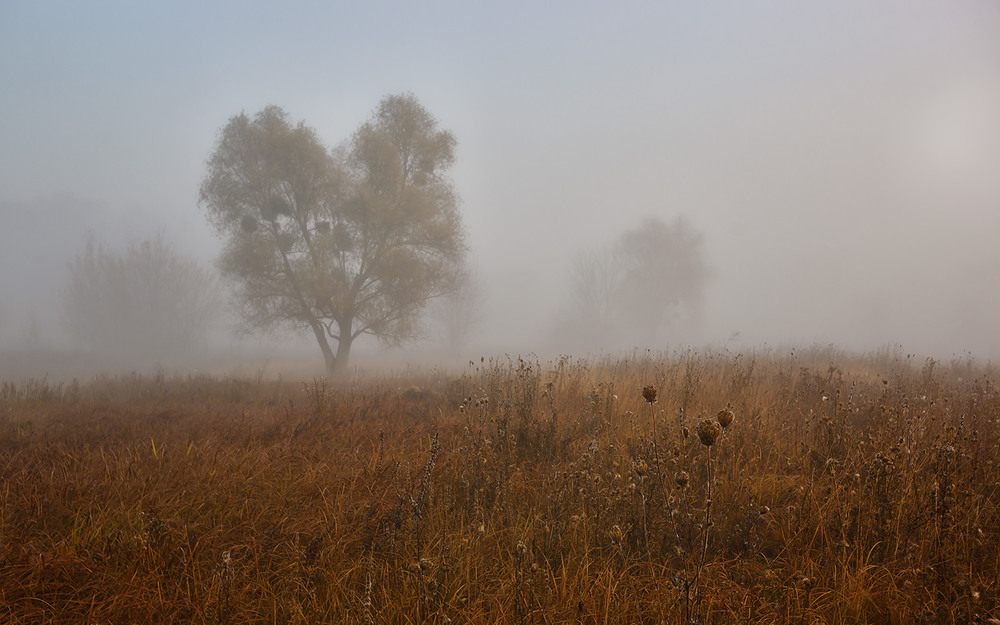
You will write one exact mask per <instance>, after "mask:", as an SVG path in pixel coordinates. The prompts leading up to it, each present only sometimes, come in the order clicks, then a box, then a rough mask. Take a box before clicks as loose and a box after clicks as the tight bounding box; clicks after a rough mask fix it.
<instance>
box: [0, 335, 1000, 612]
mask: <svg viewBox="0 0 1000 625" xmlns="http://www.w3.org/2000/svg"><path fill="white" fill-rule="evenodd" d="M997 382H998V380H997V374H996V371H994V370H993V369H991V368H989V367H984V366H979V365H976V364H975V363H972V362H955V363H952V364H939V363H935V362H934V361H917V360H916V359H912V358H907V357H905V356H894V355H892V354H881V355H871V356H852V355H849V354H843V353H840V352H837V351H835V350H812V351H807V352H802V353H793V354H780V355H779V354H775V353H757V354H745V355H736V354H731V353H695V352H690V353H682V354H677V355H673V356H669V357H664V358H653V357H643V356H641V355H640V356H637V357H633V358H630V359H625V360H621V361H607V362H583V361H576V360H572V359H561V360H557V361H553V362H541V363H540V362H537V361H535V360H534V359H532V360H527V359H525V360H522V359H519V358H516V357H515V358H511V359H502V360H497V361H489V360H487V361H486V362H476V363H474V365H470V367H469V368H468V369H467V370H466V371H465V372H464V373H457V374H445V373H441V372H435V371H411V372H408V373H401V374H393V375H385V376H383V377H373V378H370V379H365V380H350V381H338V382H324V381H310V382H307V383H302V382H291V381H280V380H279V381H272V380H262V379H222V378H209V377H187V378H169V377H165V376H159V377H157V376H153V377H141V376H125V377H114V378H112V377H105V378H98V379H95V380H92V381H89V382H87V383H73V384H54V383H46V382H43V381H36V382H28V383H16V384H15V383H7V384H5V385H4V386H3V388H2V392H0V622H2V623H25V624H28V623H32V624H34V623H87V624H104V623H577V622H579V623H685V622H698V623H737V622H749V623H758V622H760V623H808V624H812V623H920V622H928V623H931V622H933V623H970V622H984V623H989V622H996V621H992V620H991V619H993V618H994V617H1000V607H998V590H1000V543H998V540H1000V494H998V488H1000V466H998V462H1000V457H998V419H1000V395H998V389H997ZM648 400H653V401H648ZM730 419H732V422H731V423H730V422H729V421H730ZM720 421H721V422H722V423H723V424H725V425H726V427H722V426H721V425H720ZM706 443H711V444H710V445H709V444H706Z"/></svg>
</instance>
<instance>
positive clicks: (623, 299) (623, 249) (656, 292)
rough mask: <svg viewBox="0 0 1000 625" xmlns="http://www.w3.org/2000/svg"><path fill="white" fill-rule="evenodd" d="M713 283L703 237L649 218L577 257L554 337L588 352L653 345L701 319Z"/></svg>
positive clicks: (682, 224) (681, 222)
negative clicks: (680, 324)
mask: <svg viewBox="0 0 1000 625" xmlns="http://www.w3.org/2000/svg"><path fill="white" fill-rule="evenodd" d="M710 277H711V272H710V270H709V268H708V265H707V264H706V262H705V258H704V251H703V239H702V236H701V234H700V233H698V232H697V231H695V230H694V229H692V228H691V227H690V226H689V225H688V224H687V222H686V221H684V220H683V219H680V218H678V219H676V220H675V221H673V222H672V223H666V222H664V221H663V220H661V219H658V218H651V217H650V218H646V219H644V220H643V221H642V223H641V224H640V225H639V226H638V227H636V228H634V229H631V230H628V231H626V232H625V233H623V234H622V235H621V236H620V237H619V238H618V239H617V240H616V241H615V242H614V243H613V244H612V245H610V246H609V247H606V248H600V249H597V250H591V251H588V252H585V253H582V254H581V255H579V256H578V257H577V259H576V261H575V263H574V265H573V268H572V272H571V274H570V278H569V305H568V307H567V308H566V310H565V311H564V312H563V313H562V315H561V316H560V318H559V320H558V325H559V327H558V330H557V336H558V337H559V338H560V339H562V340H563V341H565V342H566V343H571V344H572V345H577V346H582V347H584V348H588V349H602V348H620V347H633V346H644V345H651V344H653V343H654V342H655V341H656V340H657V339H658V337H659V335H660V333H661V332H662V330H663V329H664V328H666V327H667V326H669V325H670V324H671V323H672V322H675V321H677V320H679V319H684V318H687V319H693V318H696V317H698V316H699V315H700V313H701V305H702V296H703V292H704V289H705V287H706V285H707V284H708V281H709V279H710Z"/></svg>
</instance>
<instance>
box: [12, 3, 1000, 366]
mask: <svg viewBox="0 0 1000 625" xmlns="http://www.w3.org/2000/svg"><path fill="white" fill-rule="evenodd" d="M474 4H475V3H462V2H434V3H420V4H413V5H410V4H406V3H399V4H395V3H381V2H377V3H315V2H293V3H285V4H282V5H280V6H279V5H276V4H274V3H265V2H246V3H240V4H239V5H234V4H227V3H214V4H211V5H208V6H205V5H204V4H203V3H194V2H190V3H188V2H178V3H162V4H161V5H160V6H146V3H130V2H94V3H76V2H68V1H66V2H47V3H38V2H27V1H23V2H22V1H18V0H14V1H12V2H5V3H3V4H2V5H0V59H2V60H0V81H2V84H3V97H2V98H0V224H2V225H0V352H3V353H4V354H5V356H4V357H2V358H0V360H3V361H4V363H5V368H3V370H0V375H13V373H11V372H12V371H16V370H17V368H16V365H17V364H18V363H21V364H25V363H30V364H31V367H28V369H30V372H31V373H32V374H34V375H37V374H46V373H48V374H51V375H57V372H56V371H57V369H58V368H57V367H55V366H53V365H50V364H49V363H51V362H52V361H61V362H62V363H63V364H65V363H66V362H67V361H72V362H76V361H75V360H74V359H75V358H78V357H79V358H81V359H83V360H85V357H84V356H81V355H80V354H81V353H82V352H80V347H79V344H78V342H74V340H73V338H72V337H71V336H70V335H69V333H68V331H67V327H66V325H67V324H66V323H65V318H64V317H65V315H64V312H63V305H62V300H63V297H64V293H65V290H66V281H67V279H68V276H69V265H70V263H72V262H73V260H74V258H76V257H77V256H78V255H79V254H81V253H82V252H83V250H84V246H85V245H86V242H87V240H88V237H91V238H94V239H96V240H98V241H100V242H102V243H103V244H104V245H106V246H108V248H109V249H122V250H124V249H125V248H126V247H127V246H128V245H130V244H134V243H136V242H138V241H140V240H142V239H149V238H151V237H155V236H158V235H159V236H162V237H163V239H164V240H166V241H169V243H170V244H171V245H172V247H173V249H174V250H176V252H177V253H178V254H179V255H181V256H183V257H185V258H190V259H194V260H197V261H198V262H201V263H204V265H205V266H206V267H209V266H211V263H212V262H213V261H214V259H215V258H216V257H217V255H218V253H219V250H220V249H221V241H220V240H219V239H218V238H217V237H216V235H215V233H214V231H213V230H212V228H211V227H210V226H209V224H208V222H207V220H206V218H205V212H204V210H203V209H202V208H201V207H199V205H198V189H199V185H200V184H201V181H202V179H203V177H204V176H205V167H206V160H207V158H208V157H209V154H210V153H211V151H212V149H213V146H214V144H215V141H216V139H217V136H218V132H219V130H220V129H221V128H222V127H223V126H224V125H225V124H226V122H227V121H228V120H229V119H230V118H231V117H232V116H234V115H237V114H239V113H240V112H246V113H247V114H253V113H255V112H257V111H259V110H260V109H261V108H263V107H264V106H266V105H268V104H276V105H279V106H281V107H282V108H283V109H284V110H285V111H287V112H288V113H289V115H290V116H291V118H292V119H293V120H295V121H298V120H302V121H304V122H305V123H306V124H307V125H308V126H311V127H312V128H314V129H315V130H316V133H317V135H318V136H319V137H320V138H321V139H322V140H323V142H324V143H325V144H326V145H328V146H331V147H332V146H335V145H337V144H338V143H340V142H342V141H344V140H346V139H348V138H349V137H350V135H351V133H352V132H353V131H354V130H355V129H356V128H357V127H358V125H359V124H361V123H362V122H364V121H365V120H366V119H368V117H369V116H370V115H371V113H372V110H373V108H374V107H375V106H376V105H377V103H378V102H379V100H380V99H381V98H382V97H383V96H385V95H387V94H394V93H404V92H410V93H413V94H414V95H415V96H416V97H417V98H419V100H420V102H421V103H422V104H423V105H424V106H425V107H426V108H427V110H429V111H430V112H431V113H432V114H433V115H434V116H435V117H436V118H437V120H438V122H439V123H440V125H441V127H443V128H445V129H448V130H450V131H451V132H452V133H453V134H454V136H455V138H456V139H457V140H458V147H457V153H456V159H457V160H456V165H455V167H454V169H453V171H452V177H453V181H454V186H455V189H456V190H457V191H458V193H459V194H460V195H461V197H462V206H461V211H462V217H463V221H464V224H465V228H466V232H467V244H468V247H469V256H470V258H471V259H473V261H474V264H475V266H476V268H477V271H476V274H477V276H478V280H479V282H480V283H481V286H482V290H483V292H484V295H483V296H482V297H480V298H477V299H478V300H479V301H481V306H482V308H483V310H482V311H481V314H477V316H476V318H477V320H478V323H477V324H476V325H477V328H478V331H472V332H470V333H469V336H468V340H467V342H466V344H465V345H464V347H463V350H462V352H463V353H462V354H461V356H462V357H473V356H478V355H480V354H486V355H489V354H495V353H504V352H507V353H519V352H520V353H524V352H535V353H539V354H554V353H558V352H569V353H573V354H574V355H579V356H587V355H594V354H599V353H609V352H613V351H614V350H620V349H628V348H629V347H632V346H634V347H637V348H640V349H646V348H648V349H652V350H654V351H660V350H665V349H678V348H684V347H686V346H695V347H700V346H706V345H708V346H716V347H719V346H724V347H726V348H729V349H751V348H755V347H758V346H771V347H776V348H778V347H780V348H784V347H785V346H792V345H813V344H820V345H826V344H835V345H837V346H839V347H842V348H844V349H848V350H856V351H867V350H874V349H878V348H879V347H880V346H884V345H887V344H892V345H899V346H902V348H904V349H905V350H906V351H908V352H913V353H916V354H920V355H926V356H934V357H938V358H949V357H953V356H956V355H961V356H964V355H966V354H971V355H973V356H975V357H977V358H981V359H993V360H995V359H997V358H998V357H1000V331H998V326H997V321H996V320H997V319H1000V246H998V245H997V244H996V238H997V235H998V234H1000V115H998V114H997V111H1000V4H997V3H996V2H993V1H992V0H981V1H959V2H947V3H943V2H929V1H928V2H921V1H915V2H907V3H889V2H884V3H871V2H861V1H837V2H822V3H821V2H814V3H801V2H791V1H787V2H767V3H745V2H737V1H735V0H733V1H729V2H706V3H679V2H678V3H661V2H649V3H633V4H629V5H627V7H624V8H614V7H611V5H610V4H609V3H599V2H584V3H581V2H554V3H544V4H542V5H539V4H537V3H527V2H524V3H520V2H515V3H494V4H493V5H492V6H481V7H479V6H474ZM646 218H655V219H659V220H662V221H663V222H665V223H672V222H673V221H674V220H675V219H677V218H683V220H684V222H685V223H686V224H688V225H689V226H690V227H691V228H692V229H693V230H694V231H697V232H698V233H700V235H701V237H702V240H703V254H704V260H705V262H706V264H707V265H708V267H709V268H710V276H711V277H710V279H709V280H708V281H707V282H706V283H705V287H704V292H703V294H702V297H701V302H700V305H699V307H698V310H699V314H698V315H697V318H689V319H685V320H684V321H683V322H682V323H674V324H669V325H664V327H663V329H662V331H661V332H657V333H655V334H654V335H653V336H651V337H650V340H649V341H648V343H645V344H636V343H641V342H639V341H635V340H633V341H632V343H633V344H632V345H624V344H609V345H607V346H600V345H594V344H587V345H584V344H580V345H566V344H560V343H558V342H557V341H554V340H553V328H554V326H555V325H558V319H559V315H560V314H562V313H563V311H565V309H566V307H567V305H568V302H569V301H570V292H571V285H570V284H569V282H570V276H571V275H572V271H573V267H574V263H575V262H577V259H578V258H580V255H581V254H585V253H586V252H588V251H589V250H598V249H604V248H607V247H608V246H611V245H613V244H614V242H615V241H616V240H617V239H618V238H619V237H620V236H621V235H622V234H623V233H625V232H626V231H629V230H631V229H634V228H636V227H638V226H639V225H640V224H641V223H643V220H644V219H646ZM229 314H230V315H231V314H232V312H231V311H230V313H229ZM231 326H232V323H231V321H227V320H225V319H223V318H222V315H221V314H220V319H219V321H218V322H217V323H215V324H212V327H211V328H210V330H209V331H208V332H207V333H206V336H205V338H204V340H203V341H202V342H201V343H200V347H199V349H198V350H196V351H197V352H198V353H197V354H195V355H194V356H196V357H193V358H192V359H191V360H190V362H191V363H196V362H211V363H214V364H213V366H217V367H221V368H224V367H226V366H230V367H233V368H238V367H240V366H246V364H245V362H244V361H243V359H246V362H250V361H251V360H252V361H253V362H261V359H263V361H265V362H266V361H267V359H268V358H272V359H275V360H278V359H285V360H288V359H294V358H295V357H296V355H297V354H301V357H302V358H303V359H305V361H307V362H314V363H315V362H319V363H320V364H321V362H322V359H321V357H320V354H319V352H318V350H317V349H316V348H315V345H314V344H311V343H310V340H309V336H308V334H303V335H301V336H297V337H293V336H291V335H286V336H277V337H269V338H266V339H255V338H254V337H245V336H239V335H236V334H234V333H233V332H231V331H230V327H231ZM432 326H433V323H430V324H429V327H428V332H427V339H426V340H424V341H423V342H419V343H416V344H413V345H409V346H407V347H406V348H405V349H398V348H397V349H393V350H386V349H384V348H382V347H380V346H379V345H378V344H377V343H375V342H366V343H364V344H362V345H359V346H358V347H357V348H356V350H355V357H356V358H357V360H358V362H361V363H364V362H374V361H375V360H376V359H378V358H382V357H388V358H390V359H392V361H393V362H405V361H406V360H407V359H409V358H420V357H425V356H426V357H433V356H439V355H441V354H442V353H443V352H444V351H445V350H444V349H443V348H440V345H438V343H440V341H439V340H438V339H439V338H440V336H441V333H440V332H435V331H434V329H433V327H432ZM436 337H437V338H436ZM439 348H440V349H439ZM451 351H452V352H454V349H452V350H451ZM68 354H70V355H72V356H67V355H68ZM36 357H37V358H36ZM150 362H152V363H156V362H160V359H159V357H158V356H157V355H151V357H150V359H149V361H148V362H146V363H139V364H136V363H132V362H129V363H124V362H122V363H118V364H120V365H121V366H140V365H142V364H147V365H148V364H149V363H150ZM177 362H178V363H180V362H182V361H180V360H178V361H177ZM220 363H222V364H220ZM161 364H162V363H161ZM108 366H112V365H110V364H109V365H108ZM178 366H180V365H178ZM191 366H194V364H192V365H191ZM28 369H25V370H28ZM59 371H62V369H59Z"/></svg>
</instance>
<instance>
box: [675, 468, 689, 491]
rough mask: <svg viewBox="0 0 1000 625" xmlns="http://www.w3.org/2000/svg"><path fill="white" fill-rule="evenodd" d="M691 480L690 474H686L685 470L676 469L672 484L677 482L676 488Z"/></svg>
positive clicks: (682, 486) (685, 484)
mask: <svg viewBox="0 0 1000 625" xmlns="http://www.w3.org/2000/svg"><path fill="white" fill-rule="evenodd" d="M690 481H691V476H690V475H688V472H687V471H678V472H677V473H674V484H677V486H678V488H684V487H685V486H687V485H688V482H690Z"/></svg>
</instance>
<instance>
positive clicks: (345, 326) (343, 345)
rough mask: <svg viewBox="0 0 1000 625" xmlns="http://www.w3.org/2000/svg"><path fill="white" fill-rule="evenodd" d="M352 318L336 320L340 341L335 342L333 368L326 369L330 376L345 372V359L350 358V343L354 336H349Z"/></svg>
mask: <svg viewBox="0 0 1000 625" xmlns="http://www.w3.org/2000/svg"><path fill="white" fill-rule="evenodd" d="M352 325H353V319H347V320H346V321H339V322H337V328H338V329H339V330H340V341H338V342H337V357H336V358H335V359H334V362H333V368H332V369H329V370H328V374H329V375H330V377H333V376H338V375H343V374H344V373H346V372H347V361H348V360H349V359H350V358H351V343H353V342H354V337H353V336H351V327H352Z"/></svg>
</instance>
